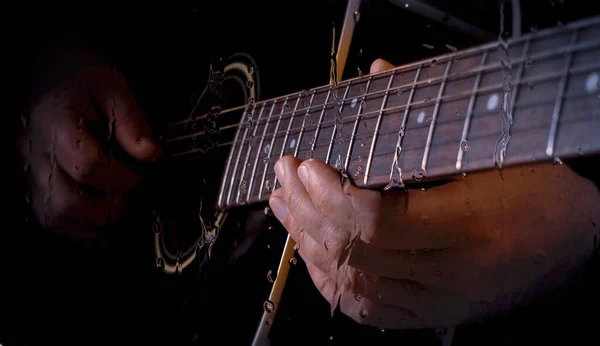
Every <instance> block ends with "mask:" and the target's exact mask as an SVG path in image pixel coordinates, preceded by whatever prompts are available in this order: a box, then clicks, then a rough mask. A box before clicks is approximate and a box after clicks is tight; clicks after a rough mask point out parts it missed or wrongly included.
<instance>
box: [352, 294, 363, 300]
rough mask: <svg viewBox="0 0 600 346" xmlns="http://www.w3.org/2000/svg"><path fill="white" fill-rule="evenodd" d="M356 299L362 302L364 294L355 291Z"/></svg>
mask: <svg viewBox="0 0 600 346" xmlns="http://www.w3.org/2000/svg"><path fill="white" fill-rule="evenodd" d="M354 299H356V301H359V302H360V301H361V300H363V296H362V295H361V294H360V293H355V294H354Z"/></svg>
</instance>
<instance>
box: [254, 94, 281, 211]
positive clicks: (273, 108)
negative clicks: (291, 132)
mask: <svg viewBox="0 0 600 346" xmlns="http://www.w3.org/2000/svg"><path fill="white" fill-rule="evenodd" d="M276 104H277V100H273V105H272V106H271V110H270V111H269V116H268V117H267V120H266V121H265V127H264V128H263V134H262V136H260V143H259V145H258V150H257V151H256V157H255V158H254V166H253V167H252V175H251V177H250V183H249V184H248V197H247V199H250V197H251V196H252V190H253V189H254V178H255V176H256V168H257V167H258V160H259V159H260V153H261V151H262V146H263V143H264V141H265V135H266V134H267V130H268V129H269V124H270V123H271V117H272V116H273V112H274V111H275V105H276ZM265 107H266V103H265Z"/></svg>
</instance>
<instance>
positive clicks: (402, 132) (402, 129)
mask: <svg viewBox="0 0 600 346" xmlns="http://www.w3.org/2000/svg"><path fill="white" fill-rule="evenodd" d="M398 137H404V126H402V127H401V128H400V131H398Z"/></svg>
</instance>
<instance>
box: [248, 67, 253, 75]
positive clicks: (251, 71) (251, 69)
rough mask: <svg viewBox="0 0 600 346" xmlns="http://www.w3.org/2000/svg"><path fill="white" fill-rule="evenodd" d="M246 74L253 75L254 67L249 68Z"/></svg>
mask: <svg viewBox="0 0 600 346" xmlns="http://www.w3.org/2000/svg"><path fill="white" fill-rule="evenodd" d="M248 73H250V74H254V66H250V68H249V69H248Z"/></svg>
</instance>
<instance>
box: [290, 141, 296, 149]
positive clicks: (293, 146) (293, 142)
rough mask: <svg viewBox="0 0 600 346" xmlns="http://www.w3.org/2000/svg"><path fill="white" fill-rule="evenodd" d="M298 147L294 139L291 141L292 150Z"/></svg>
mask: <svg viewBox="0 0 600 346" xmlns="http://www.w3.org/2000/svg"><path fill="white" fill-rule="evenodd" d="M295 147H296V139H295V138H292V140H291V141H290V149H294V148H295Z"/></svg>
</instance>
